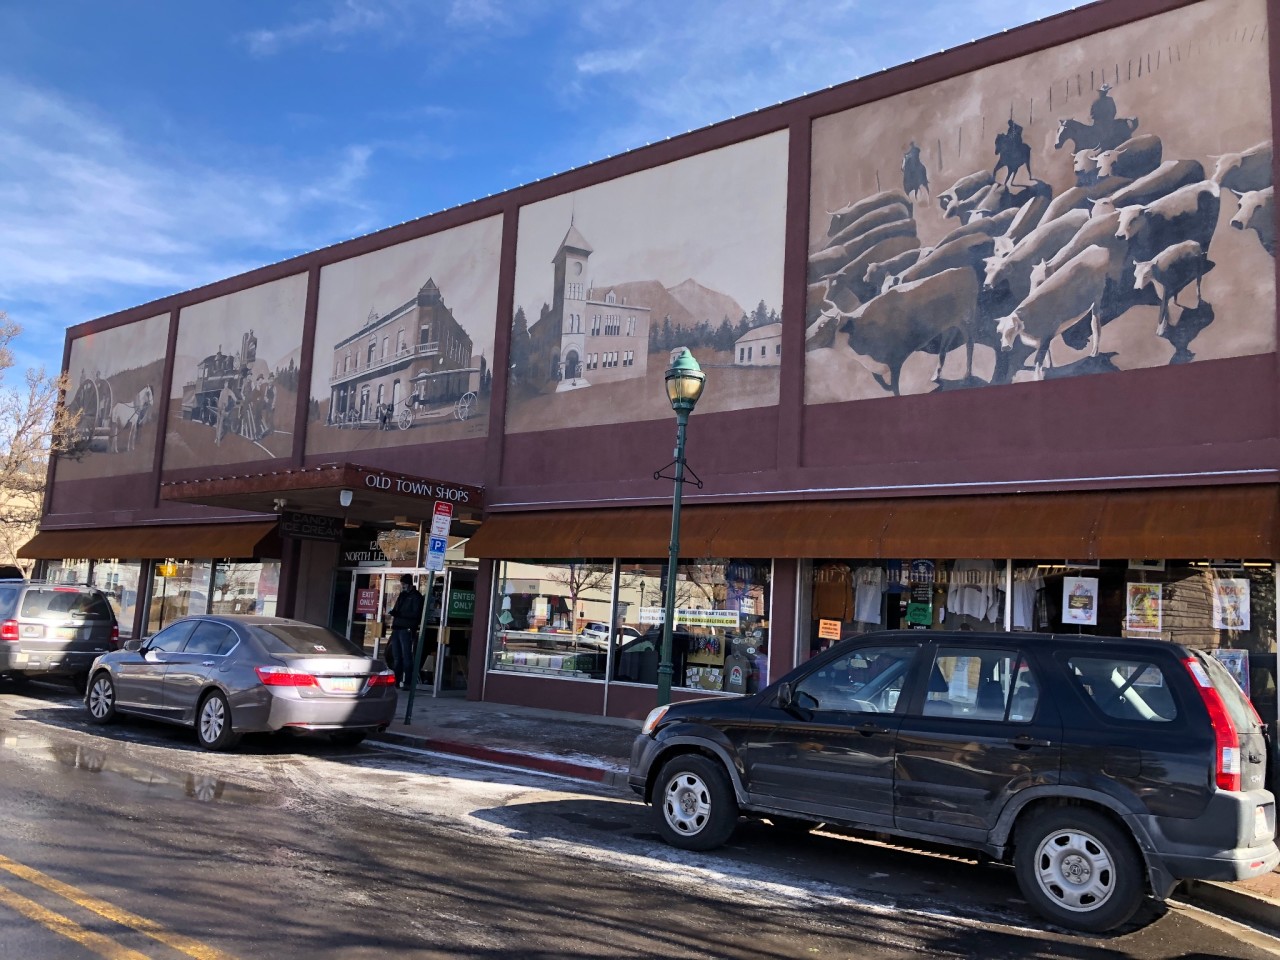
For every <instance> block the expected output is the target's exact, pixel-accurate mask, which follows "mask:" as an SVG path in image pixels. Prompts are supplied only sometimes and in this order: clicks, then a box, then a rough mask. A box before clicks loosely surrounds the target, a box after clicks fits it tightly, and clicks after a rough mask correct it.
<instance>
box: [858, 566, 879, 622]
mask: <svg viewBox="0 0 1280 960" xmlns="http://www.w3.org/2000/svg"><path fill="white" fill-rule="evenodd" d="M884 588H885V578H884V567H859V568H858V569H857V570H855V571H854V577H853V619H855V620H859V621H861V622H862V623H879V622H880V595H881V594H883V593H884Z"/></svg>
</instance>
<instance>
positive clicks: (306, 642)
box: [249, 623, 365, 657]
mask: <svg viewBox="0 0 1280 960" xmlns="http://www.w3.org/2000/svg"><path fill="white" fill-rule="evenodd" d="M249 630H250V632H251V633H252V634H253V635H254V637H256V638H257V640H258V642H259V643H261V644H262V645H263V646H264V647H265V648H266V649H267V651H268V652H269V653H305V654H323V653H329V654H341V655H343V656H346V657H363V656H365V652H364V650H362V649H361V648H360V647H358V646H356V645H355V644H354V643H352V642H351V641H350V640H348V639H347V638H346V637H344V636H342V635H341V634H337V633H334V632H333V631H332V630H328V629H326V628H324V627H317V626H315V625H313V624H309V623H265V624H264V623H255V624H253V625H252V626H251V627H250V628H249Z"/></svg>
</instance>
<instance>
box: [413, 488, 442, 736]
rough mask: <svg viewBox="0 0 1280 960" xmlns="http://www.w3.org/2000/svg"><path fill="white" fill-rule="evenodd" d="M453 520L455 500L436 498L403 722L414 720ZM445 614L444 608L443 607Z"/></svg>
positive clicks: (438, 658)
mask: <svg viewBox="0 0 1280 960" xmlns="http://www.w3.org/2000/svg"><path fill="white" fill-rule="evenodd" d="M452 520H453V504H452V503H447V502H446V501H444V500H437V501H436V505H435V509H434V510H433V511H432V514H431V535H430V537H429V538H428V540H427V589H426V590H425V591H424V592H423V596H422V616H421V618H420V619H419V620H418V642H417V643H415V644H414V647H413V668H412V669H411V670H410V671H409V699H408V701H407V702H406V703H405V708H404V722H405V725H406V726H407V725H408V724H410V723H412V722H413V699H414V696H415V694H416V693H417V692H418V673H419V671H420V670H421V669H422V647H423V645H424V644H425V643H426V633H427V608H428V607H429V606H430V605H431V593H432V591H433V590H434V589H435V580H436V572H437V571H440V570H443V569H444V554H445V551H446V550H448V549H449V524H450V522H451V521H452ZM440 616H441V617H443V616H445V611H443V610H441V611H440ZM440 660H441V657H440V652H439V651H438V650H437V651H436V670H437V672H438V671H439V670H440Z"/></svg>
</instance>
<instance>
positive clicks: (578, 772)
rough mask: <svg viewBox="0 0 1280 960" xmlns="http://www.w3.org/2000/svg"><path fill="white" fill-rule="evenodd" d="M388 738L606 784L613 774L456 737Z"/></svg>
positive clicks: (385, 736) (396, 735) (393, 734)
mask: <svg viewBox="0 0 1280 960" xmlns="http://www.w3.org/2000/svg"><path fill="white" fill-rule="evenodd" d="M381 738H382V739H385V740H396V741H401V742H408V743H411V744H413V745H414V746H417V747H421V748H422V749H423V750H435V751H436V752H438V753H451V754H455V755H457V756H460V757H469V758H471V759H472V760H485V761H487V762H489V763H497V764H502V765H504V766H508V767H523V768H525V769H527V770H540V771H542V772H543V773H555V774H558V775H560V776H562V777H572V778H573V779H575V780H589V781H591V782H592V783H604V782H605V781H606V779H608V778H609V776H610V775H611V774H612V773H613V771H612V770H606V769H604V768H602V767H591V766H587V765H586V764H581V763H573V762H572V761H569V760H557V759H555V758H554V757H542V756H535V755H533V754H528V753H520V752H518V751H515V750H500V749H497V748H496V747H485V746H479V745H477V744H473V743H459V742H458V741H456V740H437V739H436V738H434V737H415V736H411V735H409V734H404V733H398V732H396V731H393V730H387V731H384V732H383V733H382V735H381Z"/></svg>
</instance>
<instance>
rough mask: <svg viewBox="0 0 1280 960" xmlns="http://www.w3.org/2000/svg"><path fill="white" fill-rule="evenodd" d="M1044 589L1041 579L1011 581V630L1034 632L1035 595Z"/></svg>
mask: <svg viewBox="0 0 1280 960" xmlns="http://www.w3.org/2000/svg"><path fill="white" fill-rule="evenodd" d="M1043 589H1044V578H1043V577H1032V578H1031V579H1030V580H1017V579H1015V580H1014V581H1013V629H1015V630H1034V629H1035V627H1036V616H1035V612H1036V594H1037V593H1039V592H1040V591H1041V590H1043Z"/></svg>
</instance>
